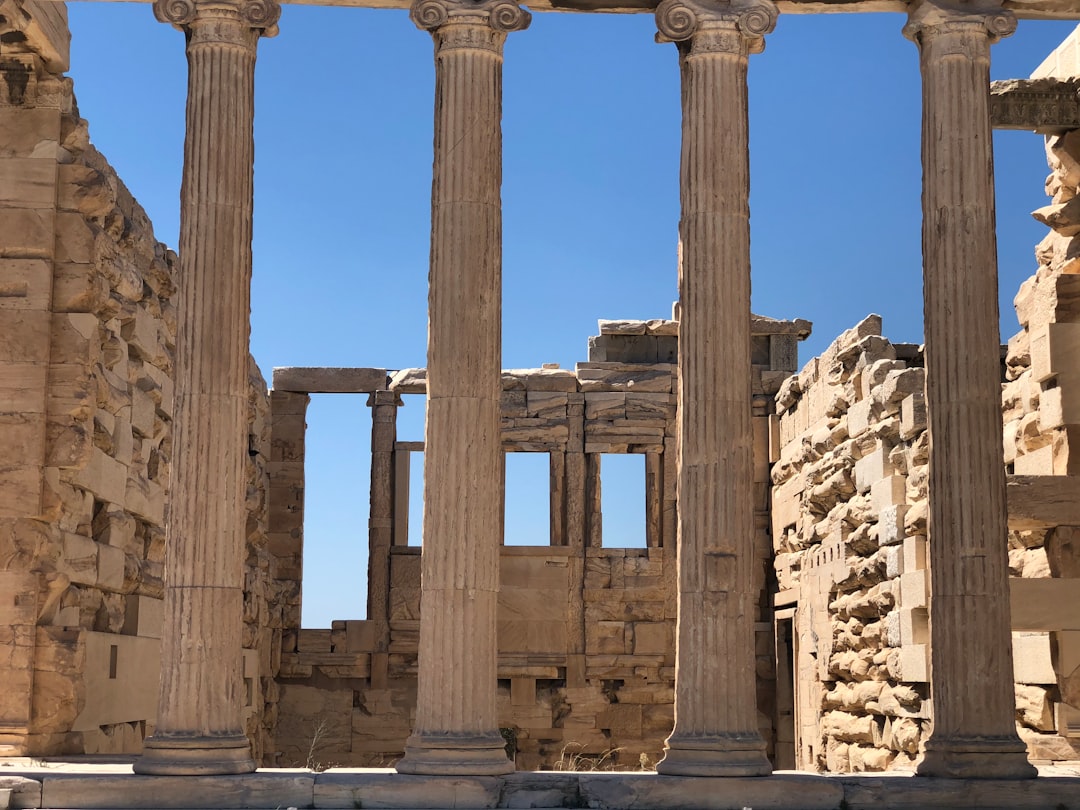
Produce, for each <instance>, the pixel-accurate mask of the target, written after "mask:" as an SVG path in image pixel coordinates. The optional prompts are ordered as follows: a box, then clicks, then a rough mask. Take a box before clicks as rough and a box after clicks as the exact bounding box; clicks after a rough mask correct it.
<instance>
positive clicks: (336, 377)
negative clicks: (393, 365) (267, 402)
mask: <svg viewBox="0 0 1080 810" xmlns="http://www.w3.org/2000/svg"><path fill="white" fill-rule="evenodd" d="M387 383H388V379H387V376H386V369H384V368H275V369H274V390H275V391H293V392H296V393H300V394H370V393H372V392H373V391H382V390H385V389H386V386H387Z"/></svg>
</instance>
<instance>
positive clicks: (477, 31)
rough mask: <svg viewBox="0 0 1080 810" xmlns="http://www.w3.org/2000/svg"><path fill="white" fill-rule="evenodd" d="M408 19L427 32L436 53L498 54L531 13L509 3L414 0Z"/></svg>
mask: <svg viewBox="0 0 1080 810" xmlns="http://www.w3.org/2000/svg"><path fill="white" fill-rule="evenodd" d="M409 18H410V19H411V20H412V21H413V22H414V23H415V24H416V27H417V28H420V29H422V30H424V31H430V32H431V35H432V36H433V37H435V41H436V44H437V45H438V47H439V50H440V51H441V50H446V49H448V48H466V49H474V50H485V51H493V52H496V53H498V52H500V51H501V49H502V45H503V42H504V41H505V39H506V35H507V34H508V33H510V32H511V31H524V30H525V29H526V28H528V27H529V23H531V22H532V14H530V13H529V12H528V11H526V10H525V9H523V8H522V7H521V6H519V5H518V4H517V3H513V2H510V0H415V2H414V3H413V4H412V7H411V8H410V9H409Z"/></svg>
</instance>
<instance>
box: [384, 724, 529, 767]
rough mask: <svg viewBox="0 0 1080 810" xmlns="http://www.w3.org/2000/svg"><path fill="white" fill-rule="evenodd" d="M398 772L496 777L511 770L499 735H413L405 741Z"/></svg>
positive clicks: (512, 765) (504, 744) (511, 763)
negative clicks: (403, 754)
mask: <svg viewBox="0 0 1080 810" xmlns="http://www.w3.org/2000/svg"><path fill="white" fill-rule="evenodd" d="M394 767H395V768H396V769H397V772H398V773H419V774H434V775H438V774H461V775H469V776H499V775H501V774H505V773H513V772H514V763H513V762H511V761H510V760H509V759H508V758H507V756H506V741H505V740H504V739H503V738H502V736H501V735H499V734H490V735H489V734H481V735H475V736H473V735H455V734H413V735H412V736H411V737H409V739H408V740H406V741H405V756H404V757H402V758H401V759H400V760H398V762H397V764H396V765H395V766H394Z"/></svg>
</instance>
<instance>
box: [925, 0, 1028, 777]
mask: <svg viewBox="0 0 1080 810" xmlns="http://www.w3.org/2000/svg"><path fill="white" fill-rule="evenodd" d="M1015 27H1016V22H1015V19H1014V18H1013V16H1012V14H1011V13H1009V12H1006V11H1004V10H1002V9H1001V8H1000V6H998V5H996V4H994V3H989V4H982V5H981V6H979V5H978V4H974V3H968V4H965V5H964V6H963V8H960V7H959V6H949V5H945V4H937V3H926V2H923V3H918V4H917V5H916V6H915V7H914V8H913V9H912V10H911V12H910V17H909V22H908V24H907V26H906V27H905V29H904V33H905V35H906V36H908V37H909V38H910V39H912V40H914V41H915V43H916V44H917V45H918V46H919V52H920V64H921V69H922V77H923V126H922V156H923V262H924V268H923V302H924V318H925V329H926V410H927V419H928V430H929V435H930V478H929V520H928V529H927V532H928V553H929V568H930V593H931V595H930V646H931V669H930V694H931V698H932V700H933V731H932V733H931V735H930V737H929V739H928V740H927V743H926V749H925V753H924V756H923V759H922V760H921V762H920V763H919V765H918V772H919V773H920V774H922V775H927V776H949V777H990V778H1009V777H1028V776H1035V768H1034V767H1032V766H1031V765H1030V764H1028V761H1027V758H1026V755H1025V746H1024V744H1023V743H1022V742H1021V741H1020V738H1019V737H1018V736H1017V733H1016V727H1015V721H1014V716H1015V698H1014V695H1013V667H1012V639H1011V635H1010V626H1009V621H1010V619H1009V582H1008V559H1007V525H1006V503H1005V471H1004V464H1003V461H1002V451H1001V446H1002V438H1001V386H1000V383H1001V368H1000V349H999V342H1000V340H999V335H998V283H997V249H996V234H995V223H994V178H993V151H992V142H991V129H990V117H989V91H990V45H991V43H992V42H994V41H996V40H997V39H999V38H1000V37H1002V36H1007V35H1008V34H1011V33H1012V32H1013V31H1014V30H1015Z"/></svg>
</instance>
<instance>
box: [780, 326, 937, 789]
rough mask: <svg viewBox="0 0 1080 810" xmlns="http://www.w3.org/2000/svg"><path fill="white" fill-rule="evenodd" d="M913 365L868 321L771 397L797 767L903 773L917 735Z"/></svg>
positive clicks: (915, 355)
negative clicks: (791, 636)
mask: <svg viewBox="0 0 1080 810" xmlns="http://www.w3.org/2000/svg"><path fill="white" fill-rule="evenodd" d="M920 364H921V355H920V353H919V351H918V349H917V348H916V347H914V346H909V345H893V344H892V343H890V342H889V341H888V340H886V339H885V338H883V337H881V319H880V318H879V317H878V316H870V317H868V318H867V319H865V320H864V321H862V322H861V323H859V324H858V325H857V326H855V327H853V328H852V329H850V330H848V331H847V332H845V333H844V334H843V335H841V336H840V337H839V338H837V340H836V341H834V342H833V343H832V345H831V346H830V347H829V348H828V349H827V350H826V351H825V353H824V354H823V355H821V356H820V357H816V358H813V359H812V360H811V361H810V362H809V363H807V364H806V365H805V366H804V367H803V369H802V371H801V372H800V373H799V374H798V375H796V376H793V377H791V378H790V379H788V380H787V381H786V382H785V383H784V385H783V387H782V388H781V389H780V392H779V394H778V395H777V397H776V410H777V414H778V417H779V418H778V426H777V428H778V430H777V434H778V442H777V450H778V452H777V454H776V455H777V460H776V463H775V464H774V465H773V468H772V481H773V484H774V489H773V511H772V531H773V541H774V544H775V549H776V560H775V566H776V576H777V581H778V584H779V594H778V596H777V598H776V601H777V605H778V606H779V605H788V606H790V605H793V606H794V611H793V614H794V616H793V619H794V629H795V634H796V635H797V655H796V657H795V661H794V665H793V669H794V673H793V674H794V679H795V683H796V687H795V690H796V700H797V703H798V706H797V707H796V716H797V717H798V718H799V721H800V723H799V727H798V728H796V733H795V738H796V742H797V750H796V752H795V759H796V763H797V765H798V766H799V767H804V768H805V767H808V768H815V769H819V770H827V771H881V770H891V769H903V768H910V767H912V766H913V764H914V759H915V756H916V755H917V754H918V751H919V744H920V742H921V741H922V739H923V737H924V735H925V734H926V733H927V731H928V720H929V713H928V709H929V706H928V704H927V702H926V700H925V698H926V697H927V687H926V682H927V680H928V678H927V674H928V673H927V660H928V659H927V646H926V645H927V638H926V625H927V613H926V607H927V571H926V570H925V568H926V565H925V544H926V539H925V535H926V479H927V466H926V465H927V442H926V433H925V412H924V409H923V402H922V397H923V393H922V391H923V369H922V368H921V366H920ZM789 610H790V608H789Z"/></svg>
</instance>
